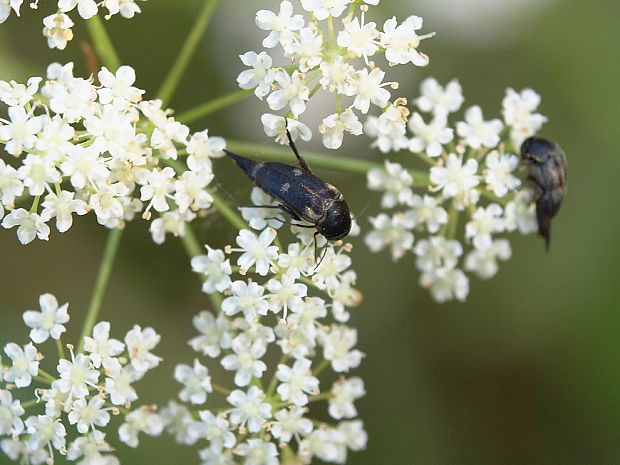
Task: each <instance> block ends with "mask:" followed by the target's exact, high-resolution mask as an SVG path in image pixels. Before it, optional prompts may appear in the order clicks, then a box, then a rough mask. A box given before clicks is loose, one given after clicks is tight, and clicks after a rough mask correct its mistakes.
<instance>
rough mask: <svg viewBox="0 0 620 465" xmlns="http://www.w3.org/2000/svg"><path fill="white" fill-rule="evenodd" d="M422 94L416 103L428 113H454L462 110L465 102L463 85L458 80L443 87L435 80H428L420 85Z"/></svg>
mask: <svg viewBox="0 0 620 465" xmlns="http://www.w3.org/2000/svg"><path fill="white" fill-rule="evenodd" d="M420 94H421V95H420V97H418V98H417V99H416V100H415V103H416V105H417V106H418V108H419V109H420V110H422V111H423V112H426V113H430V112H432V113H435V114H445V113H454V112H457V111H458V110H459V109H460V108H461V105H462V104H463V101H464V100H465V99H464V97H463V91H462V88H461V84H459V82H458V81H457V80H456V79H453V80H452V81H450V82H448V83H447V84H446V86H445V87H442V86H441V84H439V82H437V80H436V79H435V78H427V79H425V80H424V81H422V83H421V84H420Z"/></svg>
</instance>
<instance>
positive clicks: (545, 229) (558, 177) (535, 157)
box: [521, 137, 566, 250]
mask: <svg viewBox="0 0 620 465" xmlns="http://www.w3.org/2000/svg"><path fill="white" fill-rule="evenodd" d="M521 158H523V160H524V161H525V165H526V167H527V172H528V179H529V180H530V181H532V183H533V184H534V186H535V188H536V190H537V197H536V218H537V220H538V234H540V235H541V236H542V237H544V238H545V244H546V246H547V250H549V242H550V233H551V218H553V217H554V216H555V214H556V213H557V212H558V210H559V209H560V205H561V204H562V200H564V196H565V195H566V155H565V154H564V151H563V150H562V149H561V148H560V146H559V145H558V144H556V143H555V142H553V141H551V140H549V139H545V138H543V137H529V138H527V139H525V141H524V142H523V144H521Z"/></svg>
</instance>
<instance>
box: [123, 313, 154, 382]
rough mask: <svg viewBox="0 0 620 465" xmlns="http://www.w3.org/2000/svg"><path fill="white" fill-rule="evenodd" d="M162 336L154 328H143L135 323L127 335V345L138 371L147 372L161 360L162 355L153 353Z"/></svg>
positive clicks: (130, 357) (132, 361)
mask: <svg viewBox="0 0 620 465" xmlns="http://www.w3.org/2000/svg"><path fill="white" fill-rule="evenodd" d="M160 339H161V336H160V335H159V334H157V333H156V332H155V330H154V329H153V328H144V329H142V328H141V327H140V326H139V325H134V326H133V328H132V329H131V330H129V331H128V332H127V334H126V335H125V345H126V346H127V352H129V359H130V363H131V366H132V367H133V368H134V369H135V370H136V371H138V372H145V371H147V370H150V369H151V368H155V367H156V366H157V365H159V362H161V357H158V356H156V355H154V354H152V353H151V350H152V349H154V348H155V346H156V345H157V344H159V341H160Z"/></svg>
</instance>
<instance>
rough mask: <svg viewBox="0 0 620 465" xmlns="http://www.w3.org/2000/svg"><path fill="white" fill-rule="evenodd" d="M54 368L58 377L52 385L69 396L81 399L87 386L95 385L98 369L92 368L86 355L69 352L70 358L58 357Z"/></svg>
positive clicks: (85, 394)
mask: <svg viewBox="0 0 620 465" xmlns="http://www.w3.org/2000/svg"><path fill="white" fill-rule="evenodd" d="M56 370H57V371H58V374H59V375H60V379H58V380H56V381H54V382H53V383H52V387H53V388H55V389H58V391H60V392H63V393H66V394H68V395H69V398H75V399H83V398H84V397H86V396H87V395H88V389H89V387H94V388H96V386H97V381H98V379H99V371H97V370H94V369H93V366H92V362H91V360H90V357H88V356H87V355H84V354H77V355H74V354H73V353H71V360H70V361H69V360H66V359H60V360H59V361H58V366H57V367H56Z"/></svg>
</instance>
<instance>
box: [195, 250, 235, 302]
mask: <svg viewBox="0 0 620 465" xmlns="http://www.w3.org/2000/svg"><path fill="white" fill-rule="evenodd" d="M205 247H206V249H207V255H197V256H195V257H193V258H192V262H191V263H192V270H193V271H194V273H200V274H201V275H203V278H204V281H203V283H202V292H205V293H207V294H211V293H213V292H216V291H217V292H224V291H225V290H226V289H228V288H229V287H230V285H231V284H232V281H231V280H230V275H231V273H232V268H231V267H230V260H228V259H227V258H226V257H225V256H224V251H222V250H219V249H212V248H211V247H209V246H208V245H205Z"/></svg>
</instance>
